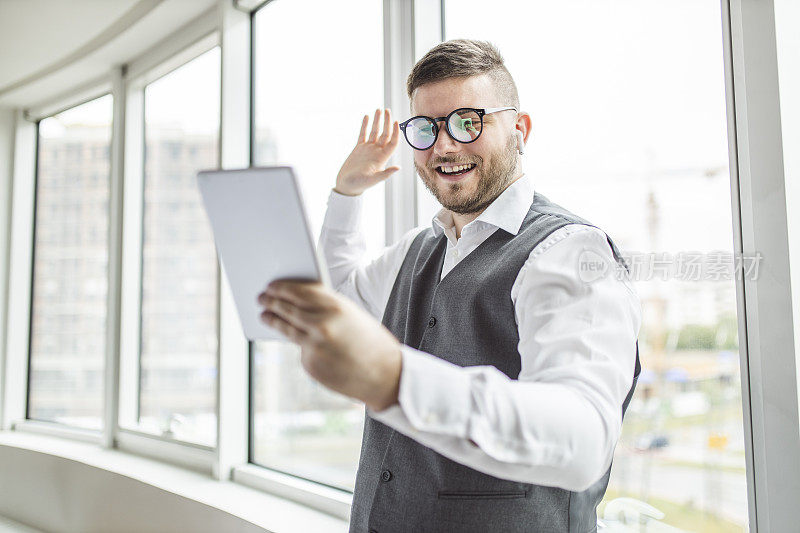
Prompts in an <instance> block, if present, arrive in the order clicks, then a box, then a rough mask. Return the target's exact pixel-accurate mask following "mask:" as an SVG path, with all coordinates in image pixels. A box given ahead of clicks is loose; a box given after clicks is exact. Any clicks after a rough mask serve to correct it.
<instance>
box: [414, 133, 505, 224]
mask: <svg viewBox="0 0 800 533" xmlns="http://www.w3.org/2000/svg"><path fill="white" fill-rule="evenodd" d="M516 142H517V141H516V138H515V137H514V136H513V135H511V136H509V138H508V142H507V143H506V146H505V147H504V148H503V149H502V150H500V151H498V152H497V153H495V154H491V155H490V157H489V164H488V165H486V166H484V164H483V163H484V160H483V158H482V157H480V156H478V155H474V156H471V159H467V160H464V159H458V158H454V157H442V158H439V159H436V160H435V161H431V162H430V163H429V164H428V165H427V166H425V167H421V166H419V165H417V162H416V161H414V168H415V169H416V170H417V173H418V174H419V176H420V177H421V178H422V182H423V183H424V184H425V187H426V188H427V189H428V190H429V191H430V192H431V194H433V196H435V197H436V200H438V201H439V203H440V204H441V205H442V207H444V208H445V209H447V210H449V211H452V212H454V213H458V214H460V215H466V214H469V213H478V212H481V211H483V210H484V209H486V208H487V207H488V206H489V204H491V203H492V202H494V201H495V199H496V198H497V197H498V196H500V194H501V193H502V192H503V191H504V190H505V189H506V187H508V185H509V184H510V183H511V182H512V181H513V180H514V174H515V172H514V171H515V170H516V168H517V156H516V154H515V153H514V149H515V148H516ZM469 163H474V164H475V165H476V166H475V174H476V176H471V177H470V179H471V180H474V179H476V178H477V184H476V185H475V191H474V192H472V193H469V192H468V191H467V187H469V186H470V185H468V184H465V183H462V182H460V181H457V182H455V183H440V184H438V185H437V181H441V180H440V179H439V178H438V175H437V174H436V167H438V166H441V165H446V164H452V165H461V164H469Z"/></svg>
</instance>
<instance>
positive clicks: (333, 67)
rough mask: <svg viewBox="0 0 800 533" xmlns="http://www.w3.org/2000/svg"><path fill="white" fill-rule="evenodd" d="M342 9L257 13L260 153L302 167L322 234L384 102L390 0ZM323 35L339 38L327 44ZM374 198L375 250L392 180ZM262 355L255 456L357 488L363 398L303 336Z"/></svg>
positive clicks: (320, 6)
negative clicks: (352, 156) (339, 381)
mask: <svg viewBox="0 0 800 533" xmlns="http://www.w3.org/2000/svg"><path fill="white" fill-rule="evenodd" d="M341 9H342V6H341V4H337V3H335V2H334V3H332V2H325V1H322V0H304V1H295V2H275V3H270V4H268V5H266V6H265V7H264V8H263V9H261V10H260V11H258V12H257V13H256V14H255V20H254V32H255V95H256V98H255V162H256V164H258V165H266V164H275V163H278V162H280V163H284V164H289V165H292V166H293V167H294V168H295V169H296V171H297V173H298V175H299V177H300V180H301V185H302V193H303V196H304V199H305V202H306V205H307V213H308V215H309V218H310V219H311V224H312V229H313V232H314V235H315V239H316V237H317V236H318V235H319V229H320V226H321V224H322V219H323V216H324V214H325V207H326V200H327V198H328V195H329V193H330V191H331V189H332V188H333V187H334V186H335V184H336V175H337V173H338V171H339V167H340V166H341V164H342V163H343V162H344V160H345V158H346V157H347V155H348V154H349V153H350V151H351V150H352V149H353V147H354V146H355V143H356V138H357V137H358V132H359V129H360V126H361V118H362V117H363V116H364V115H365V114H367V115H370V116H371V115H372V113H373V112H374V110H375V109H377V108H379V107H382V105H383V13H382V6H381V2H374V1H372V0H358V1H355V2H351V3H350V4H349V6H348V8H347V11H348V16H347V17H346V18H345V19H342V17H341ZM308 13H314V16H313V17H309V16H308ZM334 20H335V21H336V23H335V25H334V26H335V29H336V31H335V32H333V33H332V32H331V29H332V27H333V26H332V25H331V24H332V23H331V21H334ZM323 35H331V38H330V39H326V40H324V43H325V44H324V46H319V44H318V43H320V41H321V36H323ZM286 50H291V51H292V53H291V54H287V53H286ZM345 78H346V80H345ZM390 179H396V178H390ZM364 204H365V210H364V230H365V235H366V238H367V243H368V249H369V251H368V255H371V254H374V253H376V252H378V251H380V249H381V248H382V247H383V246H384V244H385V238H384V235H385V221H384V217H385V214H384V213H385V210H384V186H383V184H379V185H377V186H375V187H373V188H372V189H370V190H368V191H366V192H365V193H364ZM253 358H254V360H253V365H252V368H253V369H254V375H253V376H252V387H253V395H252V397H253V398H254V401H255V405H254V406H253V409H252V413H253V419H252V420H251V431H252V443H253V448H252V450H251V460H252V461H253V462H255V463H258V464H260V465H263V466H268V467H271V468H275V469H278V470H281V471H284V472H288V473H291V474H296V475H300V476H303V477H307V478H310V479H313V480H315V481H320V482H323V483H327V484H330V485H334V486H337V487H342V488H347V489H352V488H353V485H354V482H355V471H356V467H357V464H358V456H359V449H360V442H361V433H362V426H363V414H364V407H363V405H360V404H356V403H354V402H352V401H350V400H348V399H346V398H344V397H342V396H340V395H336V394H334V393H331V392H329V391H328V390H326V389H325V388H324V387H322V386H321V385H319V384H317V383H316V382H314V381H313V380H312V379H311V378H310V377H309V376H308V375H306V374H305V372H304V370H303V368H302V367H301V365H300V359H299V350H298V348H297V346H296V345H292V344H288V343H280V342H273V343H262V342H259V343H256V344H255V345H254V350H253Z"/></svg>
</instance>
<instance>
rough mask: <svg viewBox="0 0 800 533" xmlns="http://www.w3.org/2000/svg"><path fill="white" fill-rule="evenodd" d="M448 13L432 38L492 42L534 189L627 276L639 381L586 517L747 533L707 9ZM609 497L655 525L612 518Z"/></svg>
mask: <svg viewBox="0 0 800 533" xmlns="http://www.w3.org/2000/svg"><path fill="white" fill-rule="evenodd" d="M446 6H447V11H446V14H445V27H446V30H447V38H448V39H453V38H472V39H486V40H490V41H491V42H493V43H494V44H495V45H497V46H498V47H499V49H500V51H501V53H502V54H503V55H504V57H505V59H506V63H507V66H508V68H509V70H510V71H511V74H512V75H513V76H514V77H515V80H516V83H517V86H518V89H519V93H520V101H521V106H522V109H523V110H525V111H527V112H529V113H530V114H531V116H532V119H533V134H532V138H531V139H530V142H529V144H528V146H527V149H526V155H525V158H524V159H525V171H526V173H528V174H529V175H531V176H533V182H534V186H535V188H536V189H537V190H538V191H540V192H541V193H542V194H544V195H545V196H547V197H548V198H549V199H550V200H552V201H554V202H556V203H558V204H561V205H563V206H564V207H566V208H567V209H570V210H571V211H573V212H574V213H576V214H578V215H581V216H584V217H585V218H587V219H588V220H590V221H591V222H592V223H594V224H597V225H598V226H600V227H601V228H603V229H604V230H606V231H607V232H608V233H609V235H611V237H612V238H613V239H614V240H615V242H616V243H617V244H618V246H619V247H620V248H621V249H622V250H623V252H624V253H625V254H626V255H627V256H628V258H629V262H630V263H632V264H633V268H634V277H635V279H636V281H635V286H636V289H637V292H638V293H639V296H640V298H641V300H642V307H643V313H644V314H643V324H642V328H641V331H640V336H639V347H640V355H641V361H642V365H643V367H644V370H643V372H642V375H641V378H640V380H639V384H638V386H637V389H636V395H635V396H634V399H633V401H632V402H631V404H630V407H629V408H628V412H627V414H626V417H625V423H624V425H623V435H622V438H621V440H620V442H619V444H618V445H617V448H616V454H615V459H614V466H613V468H612V475H611V482H610V486H609V489H608V492H607V493H606V499H605V501H604V503H603V504H601V505H600V508H599V509H598V516H599V517H600V518H603V517H604V515H605V517H606V518H607V522H614V521H621V522H624V523H625V526H627V527H628V528H631V529H630V530H634V531H645V530H646V531H657V530H658V531H661V530H662V529H661V528H664V530H665V531H666V530H667V529H666V528H665V525H669V526H673V527H676V528H679V529H681V530H685V531H742V530H745V529H747V521H748V517H747V490H746V479H745V461H744V438H743V423H742V403H741V389H740V376H739V362H738V344H737V342H738V341H737V339H738V336H737V320H736V297H735V289H734V287H735V283H734V281H735V279H734V275H735V274H734V272H733V270H734V267H735V266H736V264H735V263H739V264H742V265H747V264H750V263H749V261H751V260H750V259H748V258H744V261H743V262H740V261H734V259H733V257H732V252H733V235H732V222H731V200H730V176H729V171H728V151H727V147H728V145H727V130H726V111H725V92H724V91H725V87H724V74H723V57H722V35H721V31H722V29H721V24H720V20H721V13H720V4H719V2H715V1H711V0H707V1H697V0H676V1H672V2H666V3H664V2H651V1H648V2H640V1H630V0H604V1H599V2H598V1H591V2H589V1H578V0H572V1H568V2H559V3H554V2H545V1H543V0H537V1H533V2H516V1H511V0H498V1H497V2H493V3H492V9H487V8H486V5H485V2H481V1H478V0H468V1H461V2H458V3H456V2H452V3H450V2H448V3H447V4H446ZM509 13H514V17H512V18H509V16H508V14H509ZM476 20H480V21H481V23H480V24H479V25H476V24H475V21H476ZM508 105H510V103H508ZM419 190H420V194H421V195H422V196H428V197H430V195H429V193H427V191H426V190H425V188H424V187H420V188H419ZM434 212H435V211H434V210H433V206H430V208H429V209H428V210H427V211H425V212H424V213H423V214H422V216H421V217H420V220H419V223H421V224H422V223H429V221H430V218H431V217H432V216H433V214H434ZM752 261H753V262H754V261H755V259H753V260H752ZM693 264H697V267H694V266H692V265H693ZM620 497H630V498H635V499H638V500H641V501H643V502H647V503H649V504H650V505H652V506H653V507H655V508H657V509H659V510H660V511H662V512H663V513H664V514H665V516H664V517H663V518H662V519H661V520H657V519H656V518H653V517H649V516H645V514H641V515H640V513H639V512H638V511H636V510H635V509H633V508H630V507H625V503H624V500H618V501H617V502H615V503H614V504H613V505H612V504H610V503H609V502H610V501H612V500H615V499H617V498H620ZM621 507H623V508H627V509H628V513H629V514H628V515H627V516H628V517H629V518H630V519H629V520H628V521H626V519H625V516H626V515H625V513H624V512H620V508H621ZM655 522H660V524H656V523H655ZM669 530H670V531H673V529H669Z"/></svg>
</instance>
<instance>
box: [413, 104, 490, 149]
mask: <svg viewBox="0 0 800 533" xmlns="http://www.w3.org/2000/svg"><path fill="white" fill-rule="evenodd" d="M482 125H483V123H482V121H481V117H480V115H479V114H478V113H476V112H475V111H473V110H471V109H458V110H456V111H455V112H453V113H451V114H450V117H449V120H448V121H447V129H448V131H449V132H450V136H451V137H453V139H455V140H456V141H458V142H462V143H470V142H472V141H474V140H475V139H477V138H478V136H479V135H480V134H481V128H482ZM406 138H407V139H408V142H409V144H411V146H413V147H414V148H417V149H419V150H426V149H428V148H430V147H431V146H433V144H434V143H435V142H436V127H435V126H434V123H433V120H432V119H429V118H424V117H417V118H415V119H413V120H411V121H410V122H409V123H408V125H407V126H406Z"/></svg>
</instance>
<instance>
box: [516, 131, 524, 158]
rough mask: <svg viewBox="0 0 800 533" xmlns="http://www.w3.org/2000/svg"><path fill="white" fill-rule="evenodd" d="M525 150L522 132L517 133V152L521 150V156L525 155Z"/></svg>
mask: <svg viewBox="0 0 800 533" xmlns="http://www.w3.org/2000/svg"><path fill="white" fill-rule="evenodd" d="M524 148H525V138H524V137H523V136H522V132H521V131H517V150H519V153H520V155H522V154H523V153H524Z"/></svg>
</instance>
